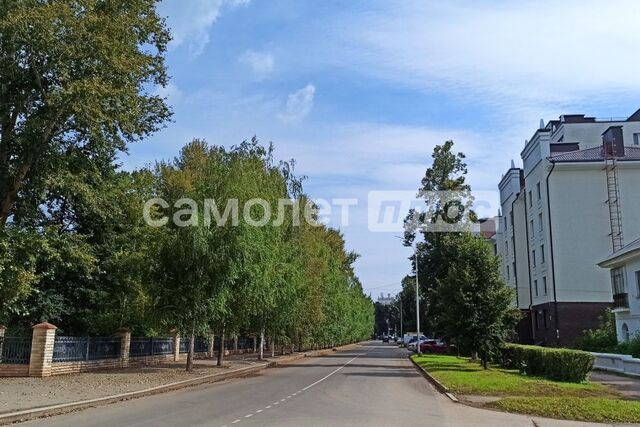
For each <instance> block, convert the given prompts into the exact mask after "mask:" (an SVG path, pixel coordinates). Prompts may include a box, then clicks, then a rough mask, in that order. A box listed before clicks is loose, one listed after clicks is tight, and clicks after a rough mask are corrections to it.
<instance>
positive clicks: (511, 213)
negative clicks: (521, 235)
mask: <svg viewBox="0 0 640 427" xmlns="http://www.w3.org/2000/svg"><path fill="white" fill-rule="evenodd" d="M509 217H510V218H511V227H512V228H515V227H514V225H513V211H511V212H509Z"/></svg>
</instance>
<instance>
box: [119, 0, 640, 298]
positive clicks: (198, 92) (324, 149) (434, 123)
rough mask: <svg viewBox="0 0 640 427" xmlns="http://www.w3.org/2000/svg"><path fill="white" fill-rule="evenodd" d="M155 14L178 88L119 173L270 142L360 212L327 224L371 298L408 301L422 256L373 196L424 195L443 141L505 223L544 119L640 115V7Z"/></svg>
mask: <svg viewBox="0 0 640 427" xmlns="http://www.w3.org/2000/svg"><path fill="white" fill-rule="evenodd" d="M159 11H160V13H161V14H162V15H163V16H165V17H166V19H167V24H168V26H169V27H170V29H171V32H172V36H173V40H172V42H171V44H170V46H169V51H168V53H167V66H168V70H169V74H170V76H171V80H170V83H169V85H168V86H167V87H164V88H162V87H158V88H156V89H155V90H156V91H157V93H158V94H160V95H162V96H164V97H166V99H167V101H168V103H169V104H170V105H171V106H172V108H173V111H174V116H173V119H172V122H171V123H169V124H168V126H167V127H166V128H165V129H163V130H162V131H160V132H158V133H157V134H155V135H154V136H152V137H150V138H149V139H148V140H146V141H143V142H141V143H136V144H134V145H132V146H131V147H130V150H129V153H128V155H127V156H126V157H125V158H124V159H123V164H124V167H125V168H127V169H133V168H136V167H141V166H144V165H145V164H148V163H151V162H153V161H155V160H158V159H170V158H172V157H173V156H175V155H176V154H177V153H178V150H179V149H180V148H181V147H182V146H183V145H184V144H186V143H187V142H189V141H190V140H192V139H193V138H204V139H206V140H207V141H208V142H209V143H211V144H216V145H224V146H231V145H234V144H237V143H239V142H241V141H242V140H245V139H249V138H251V137H252V136H254V135H256V136H257V137H258V138H259V139H260V140H261V141H262V142H264V143H268V142H273V143H274V145H275V148H276V152H275V154H276V157H278V158H280V159H291V158H294V159H296V162H297V163H296V170H297V173H299V174H301V175H306V176H307V177H308V178H307V180H306V182H305V190H306V192H307V193H308V194H310V195H311V196H312V197H317V198H323V199H328V200H331V199H344V198H356V199H357V200H358V204H357V205H356V206H352V207H351V208H350V210H349V221H348V223H344V222H340V223H332V225H335V226H336V227H339V228H340V230H341V231H342V232H343V233H344V236H345V239H346V242H347V247H348V249H350V250H353V251H355V252H357V253H359V254H360V255H361V257H360V258H359V260H358V261H357V262H356V265H355V267H356V272H357V274H358V276H359V277H360V279H361V281H362V283H363V286H364V289H365V291H366V292H367V293H372V294H373V297H374V299H375V298H376V297H377V296H378V295H379V294H380V293H381V292H384V293H385V294H386V293H395V292H398V291H399V290H400V289H401V286H400V281H401V279H402V278H403V277H404V276H405V275H406V274H408V273H410V263H409V261H408V257H409V256H410V255H411V253H412V252H411V249H410V248H405V247H403V246H402V242H401V241H400V240H399V239H398V238H396V236H397V235H399V234H400V232H399V231H382V232H381V231H372V230H371V229H370V227H369V225H368V222H367V200H368V197H369V196H370V194H371V193H370V192H372V191H373V192H376V191H404V192H409V193H410V194H411V192H416V191H417V189H418V187H419V185H420V180H421V178H422V176H423V175H424V172H425V170H426V168H427V167H429V165H430V162H431V153H432V151H433V147H434V146H435V145H436V144H442V143H443V142H444V141H446V140H453V141H454V142H455V147H456V150H459V151H462V152H464V153H465V154H466V155H467V163H468V167H469V174H468V181H469V183H470V184H471V186H472V188H473V189H474V190H475V191H481V192H483V193H482V194H484V195H485V196H486V197H485V198H486V200H488V201H489V202H488V203H489V205H488V208H487V209H488V211H490V212H491V214H496V213H497V209H498V206H497V185H498V182H499V181H500V178H501V175H502V173H504V172H505V171H506V170H507V169H508V168H509V165H510V161H511V160H512V159H513V160H515V162H516V165H519V164H521V161H520V152H521V150H522V148H523V147H524V143H525V140H526V139H528V138H530V137H531V135H532V134H533V133H534V131H535V129H537V127H538V124H539V121H540V119H541V118H542V119H544V120H545V121H547V120H551V119H556V118H558V116H559V115H561V114H571V113H585V114H588V115H595V116H596V117H619V116H624V117H626V116H628V115H630V114H631V113H633V112H634V111H635V110H637V109H638V108H640V78H639V77H638V76H639V70H640V55H638V52H639V51H640V50H639V48H640V31H639V30H638V23H639V22H640V2H638V1H637V0H615V1H610V0H609V1H604V0H603V1H592V0H579V1H578V0H565V1H562V2H557V1H545V0H542V1H539V0H538V1H517V2H514V1H503V0H493V1H487V0H474V1H447V2H443V1H431V0H422V1H412V0H398V1H396V0H384V1H382V0H381V1H373V0H370V1H359V0H352V1H333V0H323V1H316V0H307V1H303V0H163V1H162V2H161V3H160V5H159ZM335 217H336V213H335V209H334V211H333V214H332V215H331V219H335Z"/></svg>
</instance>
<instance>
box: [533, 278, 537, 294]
mask: <svg viewBox="0 0 640 427" xmlns="http://www.w3.org/2000/svg"><path fill="white" fill-rule="evenodd" d="M533 288H534V289H535V291H536V296H538V281H537V280H534V281H533Z"/></svg>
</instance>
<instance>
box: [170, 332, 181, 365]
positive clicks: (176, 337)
mask: <svg viewBox="0 0 640 427" xmlns="http://www.w3.org/2000/svg"><path fill="white" fill-rule="evenodd" d="M169 334H170V335H171V338H173V361H174V362H177V361H178V360H180V332H178V331H177V330H175V329H173V330H171V332H169Z"/></svg>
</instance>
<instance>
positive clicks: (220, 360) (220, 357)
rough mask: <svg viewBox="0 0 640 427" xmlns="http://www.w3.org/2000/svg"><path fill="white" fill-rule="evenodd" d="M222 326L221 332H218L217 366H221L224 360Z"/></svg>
mask: <svg viewBox="0 0 640 427" xmlns="http://www.w3.org/2000/svg"><path fill="white" fill-rule="evenodd" d="M224 333H225V331H224V326H223V327H222V331H221V332H220V350H219V351H218V363H217V365H218V366H222V361H223V360H224Z"/></svg>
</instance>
